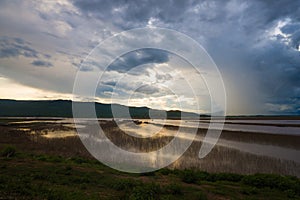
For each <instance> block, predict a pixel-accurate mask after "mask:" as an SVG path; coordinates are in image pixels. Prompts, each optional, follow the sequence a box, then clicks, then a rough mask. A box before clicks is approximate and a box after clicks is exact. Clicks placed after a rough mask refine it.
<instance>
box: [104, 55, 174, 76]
mask: <svg viewBox="0 0 300 200" xmlns="http://www.w3.org/2000/svg"><path fill="white" fill-rule="evenodd" d="M168 61H169V54H168V52H166V51H163V50H158V49H141V50H137V51H132V52H129V53H127V54H125V55H123V56H121V57H119V58H118V59H116V60H115V61H114V62H113V63H112V64H110V65H109V66H108V68H107V70H108V71H117V72H119V73H130V74H140V73H141V72H140V71H134V70H133V71H131V72H128V71H129V70H131V69H133V68H134V67H137V66H139V65H145V64H151V63H165V62H168ZM139 69H141V68H139ZM143 72H144V71H143Z"/></svg>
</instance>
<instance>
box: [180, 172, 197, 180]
mask: <svg viewBox="0 0 300 200" xmlns="http://www.w3.org/2000/svg"><path fill="white" fill-rule="evenodd" d="M180 176H181V180H182V181H183V182H185V183H196V182H197V180H198V178H197V176H196V173H195V172H194V171H192V170H183V171H182V173H181V175H180Z"/></svg>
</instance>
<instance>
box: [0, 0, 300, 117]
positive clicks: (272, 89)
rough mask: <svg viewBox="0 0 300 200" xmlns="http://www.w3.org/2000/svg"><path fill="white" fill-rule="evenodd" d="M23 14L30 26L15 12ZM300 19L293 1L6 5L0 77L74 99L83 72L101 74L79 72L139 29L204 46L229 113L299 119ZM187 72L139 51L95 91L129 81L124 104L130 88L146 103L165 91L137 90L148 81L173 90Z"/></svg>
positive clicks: (158, 54)
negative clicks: (100, 49)
mask: <svg viewBox="0 0 300 200" xmlns="http://www.w3.org/2000/svg"><path fill="white" fill-rule="evenodd" d="M19 10H22V16H23V18H22V23H21V22H20V19H19V17H18V16H15V15H13V14H11V13H14V12H18V11H19ZM299 13H300V1H295V0H279V1H269V0H266V1H262V0H253V1H245V0H230V1H217V0H207V1H205V0H204V1H196V0H187V1H176V0H166V1H159V0H143V1H126V0H116V1H109V0H91V1H85V0H70V1H69V0H65V1H60V2H55V1H53V2H52V1H45V2H42V3H36V2H35V1H20V2H18V3H16V2H14V1H1V7H0V17H1V20H0V27H1V29H0V30H1V31H0V74H3V75H4V76H5V77H8V78H10V79H12V80H18V82H20V83H21V84H24V85H29V86H31V87H37V88H40V89H45V90H51V91H57V92H63V93H71V92H72V86H73V82H72V81H74V77H75V76H76V71H77V70H79V69H80V70H81V71H84V72H85V73H86V74H91V75H92V73H93V72H94V69H95V67H97V63H90V65H84V66H82V68H80V65H81V63H82V62H84V60H85V58H86V56H87V55H88V54H89V52H90V51H92V49H93V48H95V47H96V46H97V44H99V43H100V42H101V41H103V40H105V39H106V38H108V37H111V36H113V35H114V34H117V33H119V32H122V31H126V30H129V29H131V28H142V27H161V28H169V29H173V30H176V31H179V32H181V33H184V34H186V35H188V36H190V37H191V38H192V39H194V40H195V41H197V42H198V43H199V44H201V45H202V46H203V47H204V48H205V50H206V51H207V52H208V53H209V55H210V56H211V57H212V59H213V60H214V62H215V63H216V64H217V66H218V68H219V70H220V72H221V74H222V77H223V79H224V82H225V87H226V91H227V94H228V97H227V98H228V110H229V113H231V114H300V100H299V99H300V81H299V80H300V79H299V77H300V47H299V45H300V15H299ZM49 27H51V28H49ZM137 42H139V41H138V40H137ZM128 45H130V44H128ZM176 45H177V44H176V43H174V47H176V48H180V47H177V46H176ZM62 52H64V53H62ZM108 52H109V48H108ZM97 59H101V58H97ZM172 62H173V64H172V65H171V64H170V63H172ZM163 64H166V65H170V70H169V73H168V72H166V73H161V72H160V71H159V70H157V73H154V72H153V76H152V75H151V73H150V72H151V69H154V68H156V69H159V68H160V69H163ZM139 65H144V67H140V68H137V66H139ZM37 66H38V67H37ZM42 67H46V68H42ZM185 68H186V66H184V65H179V64H178V65H176V63H175V64H174V60H173V58H172V56H170V54H169V53H168V52H164V51H161V50H154V49H142V50H138V51H133V52H130V53H128V54H125V55H123V56H121V57H119V58H118V59H116V60H115V61H114V62H113V63H111V64H110V65H109V66H108V68H107V71H106V73H105V76H104V79H105V80H103V81H102V83H101V84H102V86H101V87H99V89H98V92H97V94H99V95H100V96H101V94H102V95H103V94H104V92H106V94H110V92H112V91H113V89H112V88H113V87H114V86H115V84H116V83H117V82H118V81H119V80H120V79H121V78H122V77H123V76H124V75H125V74H128V77H127V78H125V79H124V80H126V81H127V83H125V82H126V81H124V80H123V82H122V84H123V85H124V88H119V89H120V90H119V91H117V92H119V93H118V94H119V96H120V98H122V97H121V96H122V95H123V94H128V93H130V92H132V91H136V92H137V93H139V95H140V96H139V97H141V98H142V97H143V94H144V96H145V97H146V96H147V95H148V96H149V95H150V94H151V95H152V94H153V95H156V94H158V93H160V92H159V91H157V89H155V88H150V87H144V88H143V87H141V88H140V89H137V88H138V85H139V84H141V85H140V86H142V83H143V80H145V79H146V80H148V79H147V77H148V78H149V77H150V76H151V81H153V82H155V83H161V84H165V83H166V84H167V85H168V84H170V82H171V81H172V80H173V79H174V78H176V76H177V74H178V73H180V71H184V70H185ZM24 74H25V75H27V76H24ZM187 74H188V73H187ZM26 77H28V78H26ZM29 77H30V78H29ZM177 78H178V77H177ZM152 79H153V80H152ZM174 84H175V85H176V83H174ZM177 84H178V88H180V83H179V82H178V83H177ZM161 94H162V95H164V94H163V93H161ZM115 100H116V102H117V99H115Z"/></svg>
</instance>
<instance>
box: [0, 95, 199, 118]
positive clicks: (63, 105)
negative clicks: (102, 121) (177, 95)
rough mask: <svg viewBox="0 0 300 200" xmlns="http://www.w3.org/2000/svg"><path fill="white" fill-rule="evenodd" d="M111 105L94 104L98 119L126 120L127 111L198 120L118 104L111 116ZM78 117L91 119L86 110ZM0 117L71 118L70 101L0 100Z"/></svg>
mask: <svg viewBox="0 0 300 200" xmlns="http://www.w3.org/2000/svg"><path fill="white" fill-rule="evenodd" d="M74 103H76V104H77V106H82V107H83V108H84V105H86V104H93V102H74ZM111 106H112V105H111V104H102V103H95V110H96V114H97V117H98V118H112V117H115V118H126V117H128V114H126V113H128V109H129V113H130V116H131V118H136V119H138V118H139V119H147V118H150V117H149V116H151V118H164V116H165V115H167V118H168V119H180V118H181V116H185V117H188V118H199V117H200V116H199V115H198V114H195V113H189V112H181V111H178V110H176V111H163V110H154V109H150V108H147V107H126V106H123V105H119V104H113V106H114V108H116V109H117V110H118V112H117V113H116V114H115V115H114V116H113V115H112V108H111ZM77 114H78V115H79V117H87V118H88V117H93V116H91V115H90V112H88V111H87V110H86V109H82V111H81V112H80V113H77ZM0 117H73V113H72V101H69V100H50V101H49V100H39V101H36V100H34V101H19V100H6V99H2V100H1V99H0Z"/></svg>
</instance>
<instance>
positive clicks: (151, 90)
mask: <svg viewBox="0 0 300 200" xmlns="http://www.w3.org/2000/svg"><path fill="white" fill-rule="evenodd" d="M135 92H139V93H143V94H155V93H158V92H159V88H158V87H155V86H152V85H143V86H141V87H139V88H138V89H136V90H135Z"/></svg>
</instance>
